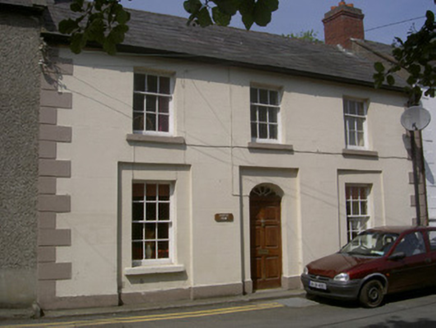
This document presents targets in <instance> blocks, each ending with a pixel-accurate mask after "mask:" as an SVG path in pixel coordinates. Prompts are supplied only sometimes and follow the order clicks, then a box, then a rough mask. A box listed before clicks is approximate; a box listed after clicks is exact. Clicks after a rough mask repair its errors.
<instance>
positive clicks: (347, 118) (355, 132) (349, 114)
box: [343, 98, 368, 149]
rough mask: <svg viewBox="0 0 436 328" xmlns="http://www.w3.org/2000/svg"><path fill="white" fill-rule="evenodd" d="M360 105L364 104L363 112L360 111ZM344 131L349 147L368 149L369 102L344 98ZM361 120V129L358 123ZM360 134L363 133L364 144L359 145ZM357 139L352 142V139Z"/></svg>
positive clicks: (347, 146)
mask: <svg viewBox="0 0 436 328" xmlns="http://www.w3.org/2000/svg"><path fill="white" fill-rule="evenodd" d="M358 105H361V106H362V109H363V114H359V113H358V108H357V107H358ZM343 112H344V132H345V146H346V148H347V149H368V102H367V101H366V100H362V99H355V98H344V99H343ZM359 122H361V125H362V127H361V129H359V127H358V123H359ZM359 134H362V138H361V141H362V143H363V144H362V145H359V140H360V139H359ZM353 139H354V140H355V144H351V141H350V140H353Z"/></svg>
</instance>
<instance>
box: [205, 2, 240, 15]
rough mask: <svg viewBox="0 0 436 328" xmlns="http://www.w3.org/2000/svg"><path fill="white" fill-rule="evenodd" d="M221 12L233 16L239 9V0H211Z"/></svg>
mask: <svg viewBox="0 0 436 328" xmlns="http://www.w3.org/2000/svg"><path fill="white" fill-rule="evenodd" d="M212 1H213V2H214V3H215V4H216V7H214V8H218V9H219V10H220V11H221V12H222V13H224V14H227V15H230V16H234V15H235V14H236V13H237V12H238V9H239V6H240V4H241V0H212Z"/></svg>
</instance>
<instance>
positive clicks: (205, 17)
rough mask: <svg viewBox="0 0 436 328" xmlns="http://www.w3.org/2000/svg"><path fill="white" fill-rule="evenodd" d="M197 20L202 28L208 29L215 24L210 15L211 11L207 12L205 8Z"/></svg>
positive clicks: (201, 10) (198, 14)
mask: <svg viewBox="0 0 436 328" xmlns="http://www.w3.org/2000/svg"><path fill="white" fill-rule="evenodd" d="M196 18H197V19H196V22H197V23H198V24H199V25H200V26H201V27H206V26H209V25H212V24H213V22H212V18H211V17H210V14H209V10H207V8H206V7H203V8H201V9H200V10H199V11H198V13H197V17H196Z"/></svg>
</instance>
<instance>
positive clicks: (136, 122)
mask: <svg viewBox="0 0 436 328" xmlns="http://www.w3.org/2000/svg"><path fill="white" fill-rule="evenodd" d="M133 130H137V131H143V130H144V114H141V113H139V114H138V113H134V114H133Z"/></svg>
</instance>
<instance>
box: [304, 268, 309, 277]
mask: <svg viewBox="0 0 436 328" xmlns="http://www.w3.org/2000/svg"><path fill="white" fill-rule="evenodd" d="M303 274H305V275H308V274H309V269H308V268H307V267H304V270H303Z"/></svg>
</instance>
